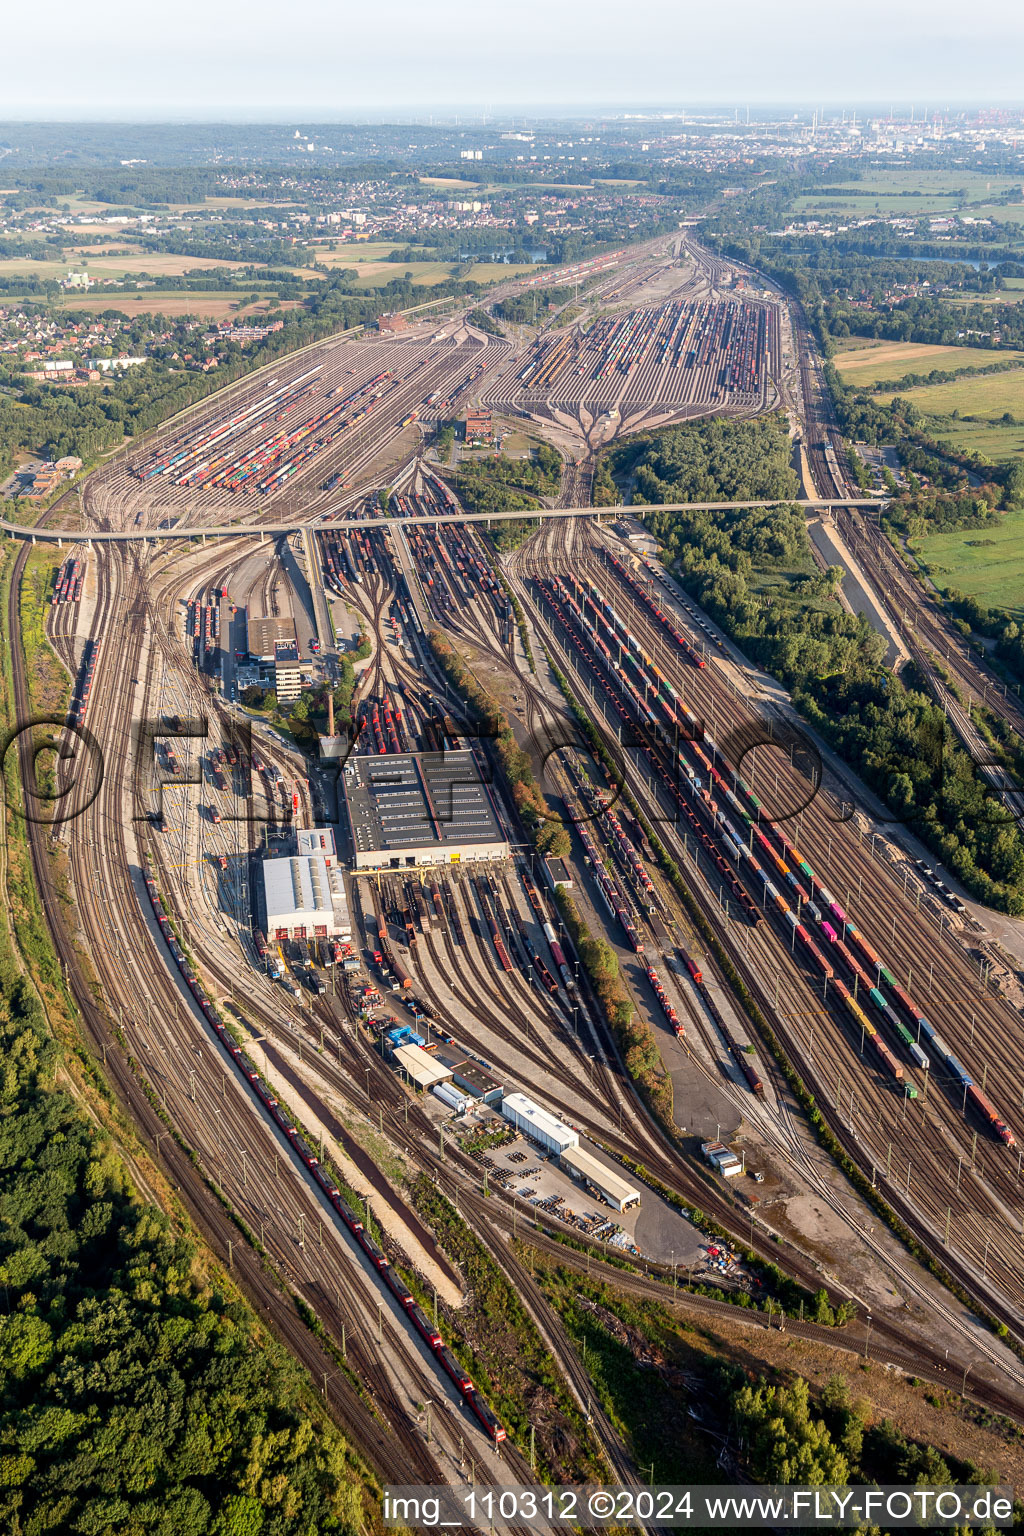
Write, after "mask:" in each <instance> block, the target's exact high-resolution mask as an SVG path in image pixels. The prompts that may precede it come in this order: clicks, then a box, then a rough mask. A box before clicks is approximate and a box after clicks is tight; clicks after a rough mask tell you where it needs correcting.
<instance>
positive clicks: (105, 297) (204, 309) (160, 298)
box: [67, 288, 299, 320]
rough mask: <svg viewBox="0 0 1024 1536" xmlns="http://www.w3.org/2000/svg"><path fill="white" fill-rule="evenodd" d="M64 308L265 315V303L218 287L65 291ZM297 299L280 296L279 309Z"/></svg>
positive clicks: (253, 317) (125, 312)
mask: <svg viewBox="0 0 1024 1536" xmlns="http://www.w3.org/2000/svg"><path fill="white" fill-rule="evenodd" d="M67 307H68V308H69V309H74V310H82V311H86V312H88V313H90V314H102V313H103V311H104V310H105V309H114V310H118V311H120V313H121V314H122V315H128V316H129V318H130V317H131V316H132V315H146V314H149V315H168V316H174V317H177V316H178V315H198V316H199V317H200V318H201V319H206V320H226V319H228V318H229V317H230V316H232V315H245V317H246V318H247V319H249V320H256V319H258V318H259V316H261V315H264V314H266V312H267V311H266V306H265V305H260V304H255V305H254V304H250V303H249V301H248V297H247V295H246V294H243V293H237V292H234V291H231V290H224V289H222V290H221V291H220V292H218V291H217V290H216V289H213V290H212V291H211V292H209V293H190V292H189V291H188V290H187V289H166V288H159V289H152V288H149V289H146V290H145V291H144V292H142V293H122V292H121V290H120V289H114V290H113V291H112V292H110V291H108V292H106V293H90V294H88V295H85V296H83V297H82V298H79V297H78V296H77V294H69V295H68V302H67ZM298 307H299V305H298V301H297V300H296V301H292V300H287V299H283V300H282V301H281V305H280V310H275V314H277V313H280V311H281V310H286V309H297V308H298Z"/></svg>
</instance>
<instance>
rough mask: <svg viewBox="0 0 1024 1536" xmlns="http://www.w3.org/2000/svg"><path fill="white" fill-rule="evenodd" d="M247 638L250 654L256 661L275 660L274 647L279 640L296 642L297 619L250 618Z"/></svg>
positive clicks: (286, 642)
mask: <svg viewBox="0 0 1024 1536" xmlns="http://www.w3.org/2000/svg"><path fill="white" fill-rule="evenodd" d="M247 638H248V644H249V655H250V656H251V657H252V659H253V660H254V661H273V659H274V647H275V645H277V643H278V641H282V642H284V643H285V644H288V643H289V642H290V643H291V644H292V645H294V644H295V642H296V636H295V621H294V620H293V619H250V620H249V624H248V636H247Z"/></svg>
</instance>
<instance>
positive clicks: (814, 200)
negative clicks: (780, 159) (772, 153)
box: [793, 170, 1020, 221]
mask: <svg viewBox="0 0 1024 1536" xmlns="http://www.w3.org/2000/svg"><path fill="white" fill-rule="evenodd" d="M834 185H835V188H836V190H835V191H834V192H825V191H823V192H812V193H808V194H806V195H805V196H803V197H798V198H797V199H795V201H794V203H793V207H794V209H795V210H797V211H799V212H804V213H806V212H810V211H813V210H814V209H830V210H833V211H835V210H842V211H844V212H850V213H853V212H859V213H884V214H901V213H902V214H906V215H907V216H908V217H912V216H913V215H915V214H919V213H920V214H925V213H952V212H953V211H954V210H955V209H958V208H966V207H968V206H971V207H972V211H974V212H984V214H985V215H986V216H990V217H992V218H994V219H999V220H1000V221H1002V220H1003V219H1012V218H1014V217H1015V214H1014V213H1013V211H1012V209H1011V208H1005V209H1004V208H1002V207H999V206H996V207H990V206H988V203H987V200H988V199H989V198H991V197H992V196H993V194H995V195H996V196H999V195H1000V194H1002V193H1004V192H1008V191H1011V190H1014V191H1015V190H1016V189H1017V188H1019V187H1020V180H1019V178H1017V177H1009V176H988V175H986V174H985V173H984V172H983V171H958V170H954V171H902V170H892V171H875V172H873V173H872V174H871V175H869V176H865V177H864V179H863V180H862V181H836V182H835V183H834ZM914 193H920V196H914V195H913V194H914ZM901 194H909V195H901ZM979 204H982V205H985V206H984V207H983V208H979V207H978V206H977V205H979Z"/></svg>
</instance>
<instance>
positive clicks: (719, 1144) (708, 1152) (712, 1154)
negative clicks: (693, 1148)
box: [700, 1141, 743, 1179]
mask: <svg viewBox="0 0 1024 1536" xmlns="http://www.w3.org/2000/svg"><path fill="white" fill-rule="evenodd" d="M700 1150H701V1156H702V1157H703V1158H704V1161H705V1162H706V1163H710V1164H711V1166H712V1168H713V1169H714V1170H715V1172H716V1173H720V1174H721V1175H722V1178H723V1179H735V1178H736V1177H737V1176H738V1175H739V1174H741V1173H742V1172H743V1164H742V1163H741V1162H740V1160H739V1158H738V1157H737V1156H736V1153H735V1152H734V1151H733V1150H732V1148H731V1147H727V1146H726V1144H725V1142H724V1141H702V1142H701V1146H700Z"/></svg>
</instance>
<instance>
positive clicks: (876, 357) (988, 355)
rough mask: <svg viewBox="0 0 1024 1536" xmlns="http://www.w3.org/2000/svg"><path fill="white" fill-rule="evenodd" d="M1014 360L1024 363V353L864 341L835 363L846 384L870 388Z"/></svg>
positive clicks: (841, 354)
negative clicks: (905, 377) (942, 371)
mask: <svg viewBox="0 0 1024 1536" xmlns="http://www.w3.org/2000/svg"><path fill="white" fill-rule="evenodd" d="M1011 358H1013V359H1016V360H1018V361H1024V353H1021V352H1010V351H1006V352H993V351H991V350H989V349H988V348H985V347H937V346H936V347H931V346H925V345H924V344H923V343H921V342H916V341H872V342H869V343H868V345H867V346H865V345H864V344H863V342H861V343H860V344H859V345H856V346H854V345H851V346H850V347H849V348H844V349H843V350H842V351H841V352H837V353H836V355H835V357H834V358H833V359H832V361H833V363H834V364H835V366H836V369H837V370H838V372H839V374H840V376H841V378H842V379H843V382H844V383H846V384H852V385H854V386H855V387H856V388H858V389H870V387H871V385H872V384H874V383H876V382H881V383H884V382H885V381H887V380H891V379H901V378H902V377H903V375H904V374H905V373H930V372H931V370H932V369H933V368H941V369H952V368H985V367H987V365H988V364H989V363H996V362H1006V361H1008V360H1010V359H1011ZM997 377H998V375H997ZM937 387H941V386H937Z"/></svg>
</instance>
